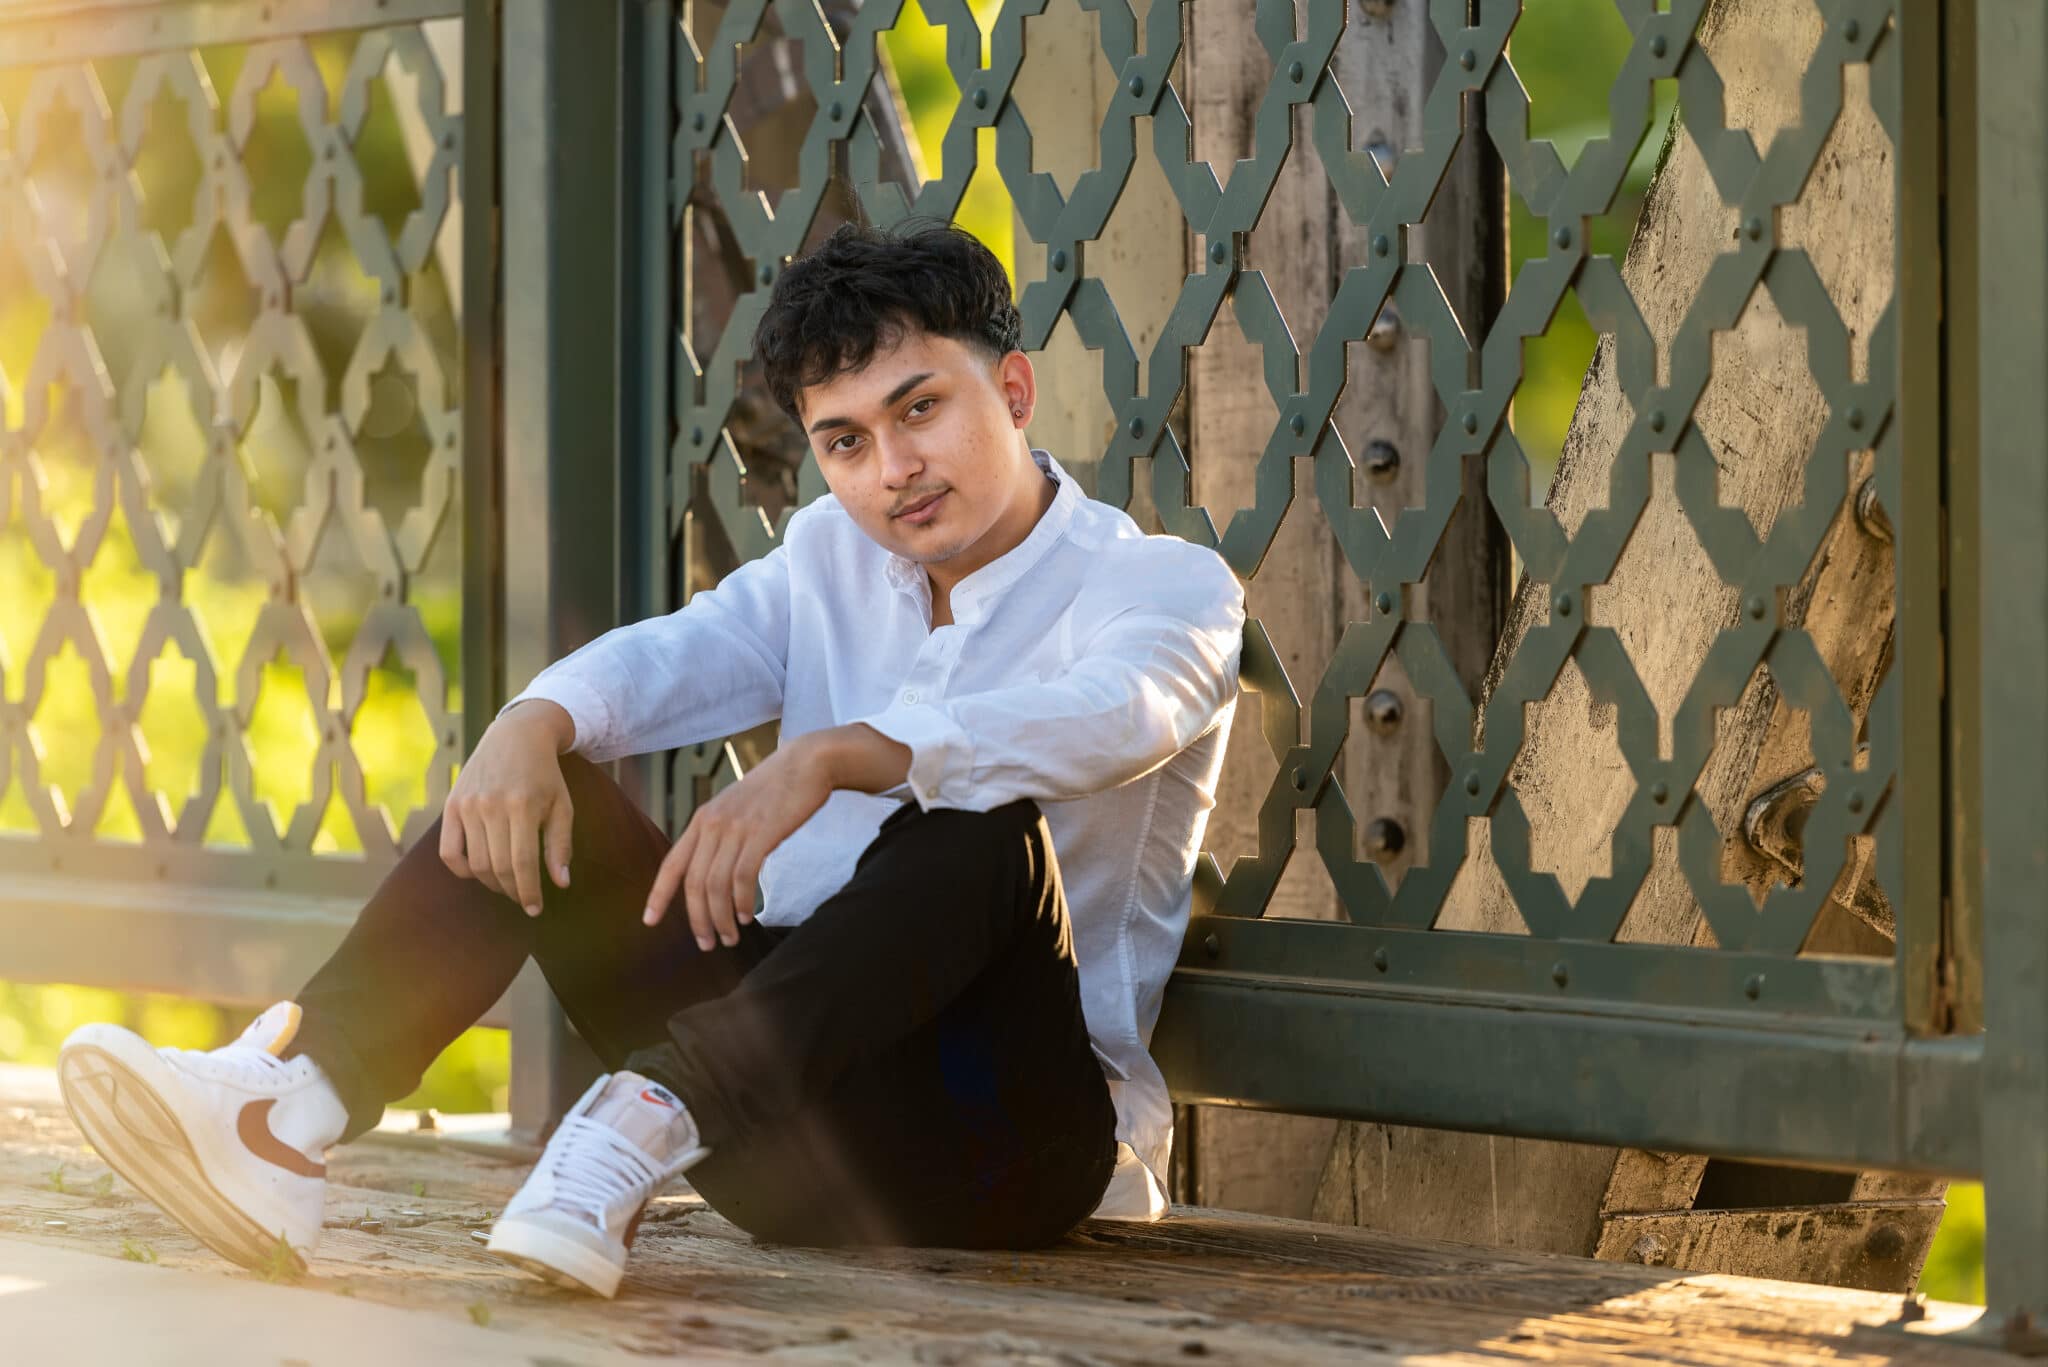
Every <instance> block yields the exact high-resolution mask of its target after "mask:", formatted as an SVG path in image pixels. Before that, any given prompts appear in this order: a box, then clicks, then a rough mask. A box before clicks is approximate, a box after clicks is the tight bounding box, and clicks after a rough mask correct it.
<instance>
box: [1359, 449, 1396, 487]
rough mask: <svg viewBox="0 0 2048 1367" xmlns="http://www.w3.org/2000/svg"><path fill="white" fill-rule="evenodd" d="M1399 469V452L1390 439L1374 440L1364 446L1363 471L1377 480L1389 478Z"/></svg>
mask: <svg viewBox="0 0 2048 1367" xmlns="http://www.w3.org/2000/svg"><path fill="white" fill-rule="evenodd" d="M1400 470H1401V452H1400V450H1399V449H1398V448H1397V447H1396V446H1395V445H1394V443H1392V442H1390V441H1374V442H1371V443H1369V444H1368V445H1367V446H1366V448H1365V472H1366V473H1367V474H1368V475H1371V476H1372V477H1373V478H1374V479H1377V480H1389V479H1392V478H1393V477H1394V476H1395V475H1397V474H1399V473H1400Z"/></svg>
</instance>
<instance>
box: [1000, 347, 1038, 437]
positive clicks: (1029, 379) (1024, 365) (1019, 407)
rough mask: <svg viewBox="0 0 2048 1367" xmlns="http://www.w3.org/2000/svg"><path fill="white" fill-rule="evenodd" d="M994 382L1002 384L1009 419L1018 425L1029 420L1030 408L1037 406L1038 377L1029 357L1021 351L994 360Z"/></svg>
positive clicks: (1020, 425)
mask: <svg viewBox="0 0 2048 1367" xmlns="http://www.w3.org/2000/svg"><path fill="white" fill-rule="evenodd" d="M996 382H997V383H998V384H1000V385H1001V386H1002V389H1003V402H1004V403H1005V404H1006V405H1007V406H1008V407H1009V410H1010V417H1011V419H1012V420H1013V421H1015V422H1016V424H1017V426H1019V427H1022V426H1024V425H1025V424H1026V423H1028V422H1030V421H1031V413H1032V410H1033V409H1035V408H1036V407H1037V406H1038V377H1037V375H1036V374H1035V373H1034V372H1033V371H1032V369H1031V358H1030V357H1029V356H1026V355H1025V354H1024V353H1023V352H1021V351H1012V352H1010V353H1009V354H1008V355H1006V356H1004V357H1003V359H1002V360H1000V361H998V362H996Z"/></svg>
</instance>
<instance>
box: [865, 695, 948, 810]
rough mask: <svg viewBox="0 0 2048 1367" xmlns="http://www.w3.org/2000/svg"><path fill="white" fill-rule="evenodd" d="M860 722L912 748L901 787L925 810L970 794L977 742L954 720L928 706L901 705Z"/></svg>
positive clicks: (894, 791) (890, 793) (900, 789)
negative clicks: (968, 786) (969, 784)
mask: <svg viewBox="0 0 2048 1367" xmlns="http://www.w3.org/2000/svg"><path fill="white" fill-rule="evenodd" d="M859 720H860V721H861V722H863V723H865V724H866V725H868V726H871V727H873V728H874V729H875V730H877V731H879V732H881V733H882V734H883V735H885V736H887V737H888V738H889V739H890V740H893V741H895V742H896V743H897V744H899V745H904V746H908V747H909V749H910V773H909V775H908V776H907V777H906V778H905V779H904V781H903V784H902V786H901V788H892V789H890V791H889V793H888V794H884V796H889V795H893V794H895V793H897V792H900V791H903V790H905V789H907V790H908V792H909V795H910V796H911V797H914V798H916V799H917V805H918V806H919V807H921V808H923V809H924V810H925V811H930V810H931V809H932V808H934V807H943V806H947V805H949V801H958V800H960V799H963V798H965V797H966V795H967V785H968V782H969V780H970V778H971V776H972V775H973V773H974V742H973V740H972V739H970V738H969V736H968V734H967V732H966V731H964V730H963V729H961V727H960V726H959V724H958V723H956V722H955V721H954V720H953V719H952V718H951V717H949V716H947V715H946V714H945V713H944V712H943V711H941V710H940V709H939V708H937V707H934V706H932V705H930V704H928V703H917V704H910V705H901V704H900V705H898V706H895V707H891V708H889V709H888V710H886V711H883V712H878V713H876V714H875V715H873V716H870V717H861V718H859Z"/></svg>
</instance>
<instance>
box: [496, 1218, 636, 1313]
mask: <svg viewBox="0 0 2048 1367" xmlns="http://www.w3.org/2000/svg"><path fill="white" fill-rule="evenodd" d="M484 1249H485V1251H486V1252H488V1253H491V1254H492V1255H494V1256H496V1257H499V1258H502V1259H504V1260H505V1261H506V1262H508V1263H512V1264H514V1265H516V1266H519V1267H523V1268H525V1269H526V1270H527V1271H528V1272H531V1273H533V1274H534V1275H535V1276H537V1277H540V1278H543V1279H544V1280H546V1281H550V1282H553V1283H554V1284H555V1285H557V1286H566V1287H569V1288H570V1289H571V1290H575V1291H587V1292H589V1293H590V1294H591V1295H593V1296H602V1297H604V1298H605V1299H606V1300H610V1299H612V1297H614V1296H616V1295H618V1294H619V1283H620V1281H622V1280H623V1279H624V1278H625V1275H626V1270H625V1269H624V1268H622V1267H619V1266H617V1265H615V1264H614V1263H613V1262H612V1261H611V1259H609V1258H606V1257H603V1256H602V1255H600V1254H596V1253H592V1252H591V1251H590V1250H589V1249H587V1248H585V1247H584V1246H583V1245H581V1244H579V1243H576V1242H574V1241H572V1240H569V1239H565V1238H563V1237H562V1236H561V1235H559V1234H555V1233H553V1232H552V1231H549V1230H546V1229H542V1228H540V1227H539V1226H537V1225H528V1224H521V1223H518V1222H516V1221H506V1220H502V1219H501V1220H499V1221H498V1223H497V1225H496V1226H495V1227H494V1228H493V1229H492V1230H491V1238H490V1242H488V1243H486V1244H485V1245H484Z"/></svg>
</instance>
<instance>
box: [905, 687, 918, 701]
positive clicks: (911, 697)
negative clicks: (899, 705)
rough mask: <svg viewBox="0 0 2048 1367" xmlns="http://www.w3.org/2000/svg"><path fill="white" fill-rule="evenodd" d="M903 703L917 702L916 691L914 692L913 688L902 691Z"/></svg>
mask: <svg viewBox="0 0 2048 1367" xmlns="http://www.w3.org/2000/svg"><path fill="white" fill-rule="evenodd" d="M903 701H905V702H907V703H911V702H916V701H917V690H916V689H914V688H906V689H904V690H903Z"/></svg>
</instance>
